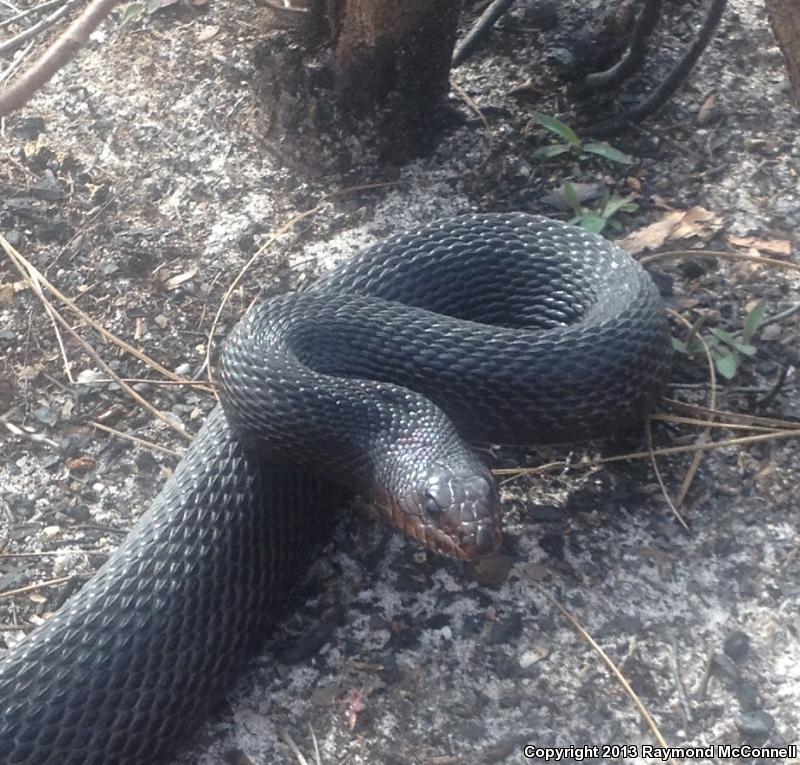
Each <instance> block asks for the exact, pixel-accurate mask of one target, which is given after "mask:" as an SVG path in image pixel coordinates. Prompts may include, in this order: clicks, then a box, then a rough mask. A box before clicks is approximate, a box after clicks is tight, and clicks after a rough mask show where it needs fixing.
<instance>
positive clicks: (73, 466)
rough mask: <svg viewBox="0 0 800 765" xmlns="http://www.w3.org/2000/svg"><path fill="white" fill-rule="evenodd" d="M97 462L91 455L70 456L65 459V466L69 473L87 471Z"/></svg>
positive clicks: (92, 468)
mask: <svg viewBox="0 0 800 765" xmlns="http://www.w3.org/2000/svg"><path fill="white" fill-rule="evenodd" d="M96 464H97V463H96V462H95V461H94V458H93V457H88V456H86V457H71V458H70V459H68V460H67V462H66V466H67V470H69V472H70V473H88V472H89V471H90V470H94V468H95V465H96Z"/></svg>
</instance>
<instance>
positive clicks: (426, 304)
mask: <svg viewBox="0 0 800 765" xmlns="http://www.w3.org/2000/svg"><path fill="white" fill-rule="evenodd" d="M669 360H670V341H669V334H668V328H667V325H666V319H665V314H664V308H663V305H662V302H661V299H660V297H659V295H658V293H657V291H656V289H655V287H654V285H653V283H652V282H651V280H650V279H649V277H648V276H647V274H646V273H645V272H644V270H643V269H642V268H641V267H640V266H639V265H638V264H636V263H635V262H634V261H633V260H632V259H631V258H629V257H628V256H627V255H626V254H624V253H623V252H621V251H620V250H618V249H617V248H616V247H614V246H613V245H611V244H609V243H608V242H607V241H605V240H604V239H602V238H601V237H599V236H595V235H592V234H588V233H586V232H584V231H582V230H581V229H578V228H575V227H573V226H569V225H566V224H563V223H557V222H554V221H550V220H548V219H545V218H540V217H535V216H530V215H524V214H507V215H501V214H497V215H470V216H464V217H461V218H454V219H450V220H444V221H439V222H437V223H433V224H431V225H429V226H426V227H424V228H421V229H418V230H416V231H412V232H409V233H407V234H404V235H402V236H397V237H393V238H390V239H387V240H385V241H383V242H381V243H380V244H378V245H376V246H374V247H371V248H369V249H367V250H365V251H364V252H362V253H361V254H359V255H357V256H356V257H355V258H353V259H352V260H350V261H349V262H347V263H345V264H343V265H342V266H340V267H338V268H336V269H334V270H333V271H331V272H330V273H329V274H327V275H326V276H325V277H323V278H322V279H320V280H319V281H317V282H316V283H315V284H313V285H312V286H311V287H310V288H308V289H306V290H304V291H302V292H300V293H297V294H295V295H288V296H283V297H278V298H274V299H272V300H269V301H266V302H265V303H263V304H262V305H260V306H257V307H256V308H255V309H253V310H252V311H251V312H250V313H249V314H248V316H247V317H246V318H245V319H243V320H242V321H241V322H240V323H239V325H238V326H237V328H236V329H235V330H234V333H233V335H232V337H231V338H230V339H229V341H228V344H227V347H226V350H225V351H224V353H223V359H222V363H221V366H220V369H221V375H220V377H221V383H222V386H221V388H222V397H221V398H222V402H223V408H220V407H217V408H216V409H215V410H214V411H213V412H212V413H211V415H210V416H209V418H208V420H207V421H206V423H205V425H204V426H203V428H202V430H201V431H200V433H199V434H198V436H197V437H196V438H195V439H194V441H193V442H192V444H191V446H190V447H189V450H188V452H187V454H186V456H185V457H184V458H183V460H182V461H181V462H180V464H179V465H178V467H177V469H176V470H175V473H174V475H173V476H172V477H171V478H170V480H169V481H168V482H167V484H166V485H165V486H164V488H163V489H162V491H161V493H160V494H159V495H158V497H157V498H156V500H155V502H154V503H153V506H152V507H151V508H150V510H149V511H148V512H147V513H146V514H145V515H144V516H143V517H142V519H141V520H140V521H139V523H138V524H137V526H136V527H135V528H134V530H133V531H132V532H131V533H130V534H129V536H128V537H127V539H126V540H125V542H124V543H123V544H122V545H121V546H120V548H119V549H118V550H117V551H116V552H115V553H114V554H113V555H112V557H111V558H110V559H109V560H108V562H107V563H106V564H105V565H104V566H103V568H102V569H101V570H100V571H99V572H98V574H97V575H96V576H95V577H94V578H93V579H92V580H91V581H89V582H88V583H87V584H86V585H85V586H84V587H83V589H82V590H81V591H80V592H79V593H78V594H77V595H76V596H75V597H73V598H72V599H71V600H70V601H69V602H68V603H66V605H65V606H64V607H63V608H62V609H61V610H60V611H59V612H58V613H57V614H56V615H55V616H54V617H53V618H52V619H51V620H50V621H49V622H48V623H47V624H45V625H44V626H42V627H41V628H39V629H38V630H36V631H35V632H34V633H33V634H32V635H30V636H29V637H28V639H26V640H25V641H23V643H22V644H21V645H20V646H19V647H17V648H15V649H14V650H12V651H10V652H9V654H8V655H7V656H6V657H5V658H4V659H3V660H2V662H0V758H2V765H20V764H24V765H153V763H156V762H158V761H159V760H161V759H163V757H165V756H166V755H168V754H169V752H170V751H171V749H172V745H173V742H174V741H175V739H176V738H177V737H178V736H179V734H180V733H181V732H184V731H186V729H187V728H188V726H189V725H191V724H192V723H193V722H194V721H196V720H197V718H198V717H199V716H201V715H202V713H203V712H205V711H206V710H207V709H208V707H209V705H210V704H212V703H213V702H214V701H215V700H218V699H219V698H220V697H221V695H222V694H223V693H224V689H225V688H226V686H227V685H228V683H229V681H230V678H231V675H232V673H233V672H234V671H235V670H236V668H237V667H239V666H240V665H241V664H242V662H243V660H244V659H245V658H246V657H247V656H248V655H249V654H251V653H252V652H253V651H254V650H255V649H256V648H257V646H258V645H259V643H260V641H261V640H262V637H263V636H264V634H265V633H266V632H267V631H268V629H269V627H270V625H271V624H272V623H273V622H274V620H275V618H276V614H277V609H278V606H279V604H280V602H281V601H282V600H284V598H285V595H286V593H287V592H288V591H289V590H290V589H291V585H292V584H293V583H294V582H295V581H297V580H298V579H299V578H300V577H302V574H303V571H304V570H305V568H306V567H307V566H308V564H309V562H310V560H311V558H312V556H313V554H314V550H315V542H317V541H318V540H320V539H321V538H323V537H324V532H323V530H324V529H325V528H327V527H328V526H329V521H330V516H331V515H332V514H331V513H330V512H328V511H329V510H330V505H331V503H332V495H331V488H330V487H331V484H330V483H329V482H330V481H331V480H333V481H334V482H335V483H336V484H338V485H342V486H345V487H347V488H348V489H349V490H354V489H355V490H358V491H360V492H364V493H367V494H368V495H369V496H370V497H371V498H372V500H373V501H374V502H375V504H376V505H377V506H378V507H379V508H381V509H382V510H383V511H384V512H385V513H386V514H387V516H389V517H390V518H391V519H392V521H393V522H394V523H395V524H396V525H399V526H401V527H402V528H404V529H405V531H406V532H407V533H409V534H411V535H412V536H414V537H416V538H418V539H420V540H422V541H424V542H425V544H427V545H429V546H431V547H433V548H434V549H438V550H440V551H443V552H445V553H448V554H451V555H456V556H461V557H470V556H473V555H475V554H479V553H481V552H484V551H487V550H489V549H491V548H492V547H493V546H494V545H495V544H496V542H497V536H498V528H499V525H498V517H497V504H498V503H497V501H496V499H497V495H496V489H495V488H494V483H493V482H492V480H491V477H490V475H489V473H488V471H487V470H486V469H485V468H484V467H483V465H482V464H481V462H480V461H479V460H478V459H477V458H476V456H475V455H474V453H473V452H472V450H471V449H470V448H469V447H468V446H467V444H466V443H465V440H466V441H488V442H493V443H524V442H548V441H549V442H552V441H563V440H568V439H576V438H585V437H587V436H591V435H598V434H603V433H605V432H608V431H609V430H618V429H619V428H620V427H622V426H624V425H626V424H630V423H633V422H635V421H637V420H639V419H640V418H641V417H642V416H643V414H644V413H645V411H646V410H647V409H648V408H649V406H650V405H651V403H652V401H653V399H654V397H655V396H656V395H657V394H658V392H659V389H660V387H661V385H662V382H663V380H664V377H665V375H666V373H667V369H668V366H669ZM226 415H227V416H226ZM237 434H238V435H237Z"/></svg>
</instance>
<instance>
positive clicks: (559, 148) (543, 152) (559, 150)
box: [533, 143, 572, 159]
mask: <svg viewBox="0 0 800 765" xmlns="http://www.w3.org/2000/svg"><path fill="white" fill-rule="evenodd" d="M568 151H572V147H571V146H568V145H567V144H565V143H554V144H551V145H550V146H542V147H541V148H539V149H536V151H535V152H533V156H534V157H535V158H536V159H550V158H551V157H557V156H559V155H560V154H566V153H567V152H568Z"/></svg>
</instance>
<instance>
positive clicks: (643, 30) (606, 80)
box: [567, 0, 662, 98]
mask: <svg viewBox="0 0 800 765" xmlns="http://www.w3.org/2000/svg"><path fill="white" fill-rule="evenodd" d="M661 4H662V0H645V4H644V8H642V10H641V12H640V13H639V15H638V16H637V18H636V25H635V26H634V28H633V35H632V38H631V44H630V46H629V47H628V50H627V52H626V53H625V55H624V56H623V57H622V58H621V59H620V60H619V61H618V62H617V63H616V64H614V66H612V67H611V68H610V69H606V70H605V71H604V72H594V73H592V74H587V75H586V77H584V78H583V80H581V81H580V82H576V83H573V84H572V85H570V86H569V88H568V89H567V94H568V95H569V97H570V98H579V97H582V96H585V95H588V94H590V93H603V92H606V91H609V90H613V89H614V88H618V87H619V86H620V85H621V84H622V83H623V82H625V80H627V79H628V78H629V77H631V76H632V75H633V74H635V73H636V72H637V71H638V70H639V69H641V67H642V63H643V62H644V57H645V56H646V55H647V41H648V40H649V39H650V36H651V35H652V34H653V30H654V29H655V27H656V24H657V23H658V19H659V18H660V16H661Z"/></svg>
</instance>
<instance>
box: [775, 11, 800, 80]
mask: <svg viewBox="0 0 800 765" xmlns="http://www.w3.org/2000/svg"><path fill="white" fill-rule="evenodd" d="M767 11H768V13H769V20H770V23H771V24H772V31H773V32H774V34H775V39H776V40H777V41H778V45H780V47H781V51H783V57H784V59H785V60H786V68H787V70H788V71H789V79H790V80H791V82H792V85H793V86H794V91H795V93H796V94H797V95H798V96H800V0H767Z"/></svg>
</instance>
